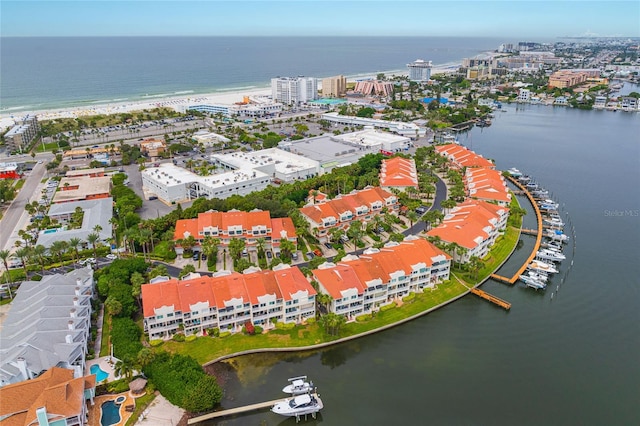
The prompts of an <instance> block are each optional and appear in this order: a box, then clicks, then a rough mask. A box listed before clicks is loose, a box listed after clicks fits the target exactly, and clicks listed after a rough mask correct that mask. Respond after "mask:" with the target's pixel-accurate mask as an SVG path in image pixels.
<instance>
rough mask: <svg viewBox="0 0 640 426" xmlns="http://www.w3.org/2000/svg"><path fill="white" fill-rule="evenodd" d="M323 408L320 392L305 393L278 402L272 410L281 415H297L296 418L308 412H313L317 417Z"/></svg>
mask: <svg viewBox="0 0 640 426" xmlns="http://www.w3.org/2000/svg"><path fill="white" fill-rule="evenodd" d="M322 408H323V405H322V400H321V399H320V396H318V394H315V393H305V394H303V395H298V396H294V397H293V398H287V399H285V400H283V401H281V402H278V403H277V404H275V405H274V406H273V407H272V408H271V411H272V412H274V413H276V414H280V415H281V416H288V417H295V418H296V419H297V418H299V417H300V416H306V415H307V414H311V415H312V416H313V417H314V418H315V416H316V413H317V412H318V411H320V410H322Z"/></svg>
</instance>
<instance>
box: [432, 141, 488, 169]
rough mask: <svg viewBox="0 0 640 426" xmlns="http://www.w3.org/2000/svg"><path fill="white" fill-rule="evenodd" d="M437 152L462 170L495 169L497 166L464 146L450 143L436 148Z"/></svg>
mask: <svg viewBox="0 0 640 426" xmlns="http://www.w3.org/2000/svg"><path fill="white" fill-rule="evenodd" d="M436 152H438V153H439V154H440V155H442V156H444V157H446V158H447V159H448V160H449V161H450V162H451V163H452V165H453V166H454V167H456V168H458V169H462V168H463V167H467V168H469V167H484V168H488V169H495V167H496V166H495V164H493V163H492V162H491V161H489V160H487V159H486V158H484V157H482V156H481V155H478V154H476V153H475V152H473V151H471V150H469V149H467V148H465V147H464V146H462V145H458V144H454V143H450V144H446V145H438V146H436Z"/></svg>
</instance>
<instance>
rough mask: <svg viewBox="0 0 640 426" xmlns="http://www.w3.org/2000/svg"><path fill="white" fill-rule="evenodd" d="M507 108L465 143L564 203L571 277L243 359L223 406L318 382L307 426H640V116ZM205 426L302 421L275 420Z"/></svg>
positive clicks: (265, 417) (501, 289)
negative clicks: (294, 382)
mask: <svg viewBox="0 0 640 426" xmlns="http://www.w3.org/2000/svg"><path fill="white" fill-rule="evenodd" d="M505 109H506V112H496V117H495V119H494V120H493V125H492V126H490V127H486V128H483V129H479V128H475V129H473V130H472V131H471V132H470V133H468V134H467V135H465V136H462V138H461V143H463V144H464V145H466V146H468V147H470V148H472V149H473V150H475V151H476V152H478V153H480V154H482V155H484V156H485V157H488V158H492V159H495V161H496V164H497V166H498V168H500V169H502V170H506V169H508V168H510V167H517V168H518V169H520V170H521V171H523V172H525V173H527V174H530V175H532V176H534V177H535V178H536V180H537V181H538V183H539V184H541V185H542V186H544V187H545V188H547V189H548V190H549V191H551V192H552V193H553V197H554V198H555V199H556V200H558V201H559V202H560V204H561V206H562V211H563V215H565V217H568V218H570V219H569V220H570V223H571V225H572V226H573V229H574V230H575V238H573V239H572V241H571V242H570V244H569V245H567V249H565V253H566V254H567V255H568V256H567V257H569V258H570V260H573V266H571V261H570V260H567V261H565V262H564V263H563V264H562V266H561V272H560V274H558V275H559V276H557V277H555V278H554V280H553V281H552V282H551V284H550V285H549V287H548V288H547V290H546V291H535V290H533V289H530V288H526V287H524V286H523V285H522V284H516V285H514V286H508V285H505V284H501V283H498V282H493V281H489V282H487V283H485V284H484V285H483V287H482V288H483V289H484V290H486V291H488V292H490V293H492V294H495V295H496V296H498V297H500V298H502V299H505V300H507V301H509V302H511V303H512V308H511V310H510V311H509V312H506V311H504V310H502V309H500V308H498V307H496V306H493V305H492V304H490V303H488V302H486V301H484V300H482V299H479V298H477V297H476V296H474V295H468V296H466V297H464V298H462V299H460V300H459V301H456V302H454V303H452V304H450V305H448V306H446V307H444V308H442V309H440V310H438V311H436V312H433V313H431V314H429V315H427V316H425V317H423V318H420V319H417V320H415V321H412V322H410V323H408V324H405V325H402V326H399V327H396V328H394V329H391V330H388V331H385V332H381V333H379V334H376V335H373V336H370V337H366V338H363V339H358V340H355V341H353V342H350V343H345V344H342V345H338V346H336V347H333V348H330V349H326V350H323V351H318V352H313V353H301V354H289V355H255V356H246V357H242V358H239V359H236V360H234V361H233V362H232V363H229V364H227V367H228V368H229V371H228V374H227V375H226V377H227V380H226V383H225V389H226V397H225V400H224V401H223V406H224V407H225V408H231V407H236V406H239V405H245V404H250V403H255V402H261V401H267V400H271V399H275V398H278V397H281V396H283V394H282V393H281V389H282V387H284V386H285V385H286V384H287V378H289V377H293V376H298V375H308V376H309V377H310V378H311V379H313V381H314V382H315V384H316V385H317V386H318V391H319V392H320V395H321V397H322V399H323V402H324V406H325V408H324V410H323V411H322V413H321V416H320V417H319V418H318V419H317V420H315V421H312V420H309V421H307V422H306V423H305V424H320V423H322V424H326V425H418V424H437V425H462V424H467V425H470V424H474V425H503V424H504V425H513V424H517V425H541V424H545V425H574V424H580V425H604V424H616V425H631V424H640V410H639V409H638V402H639V401H640V363H639V362H638V361H639V360H640V266H639V265H640V256H639V253H640V251H639V249H638V245H639V244H640V217H639V216H640V189H639V186H638V185H639V184H640V172H639V170H640V136H639V135H640V114H638V113H623V112H620V111H619V112H609V111H580V110H575V109H569V108H563V107H549V106H542V105H527V106H520V105H506V106H505ZM532 219H533V218H532V214H530V215H528V217H526V219H525V226H527V227H529V228H533V226H534V221H532ZM565 221H566V220H565ZM567 233H569V234H570V235H572V234H573V231H571V230H570V229H569V230H568V231H567ZM522 240H523V248H522V249H520V250H518V251H516V253H515V254H514V261H516V260H519V261H522V260H523V259H525V258H526V257H527V255H528V254H529V253H530V251H529V249H530V247H531V246H532V244H533V238H532V237H529V236H524V235H523V236H522ZM571 258H572V259H571ZM517 266H518V265H513V264H507V265H505V266H504V268H505V270H506V269H507V268H509V270H510V271H515V270H516V269H517ZM506 274H507V272H505V275H506ZM561 278H562V282H561ZM552 294H553V297H552ZM206 424H210V425H211V424H221V425H222V424H224V425H280V424H285V425H288V424H295V421H293V419H284V418H282V417H279V416H277V415H275V414H272V413H270V412H269V411H268V410H263V411H260V412H257V413H252V414H248V415H243V416H238V417H235V418H231V419H226V420H221V421H218V422H217V423H214V422H211V423H206Z"/></svg>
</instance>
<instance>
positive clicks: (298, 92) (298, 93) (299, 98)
mask: <svg viewBox="0 0 640 426" xmlns="http://www.w3.org/2000/svg"><path fill="white" fill-rule="evenodd" d="M271 95H272V96H273V100H274V101H276V102H282V103H283V104H299V103H304V102H308V101H312V100H314V99H318V80H317V79H316V78H315V77H302V76H300V77H276V78H272V79H271Z"/></svg>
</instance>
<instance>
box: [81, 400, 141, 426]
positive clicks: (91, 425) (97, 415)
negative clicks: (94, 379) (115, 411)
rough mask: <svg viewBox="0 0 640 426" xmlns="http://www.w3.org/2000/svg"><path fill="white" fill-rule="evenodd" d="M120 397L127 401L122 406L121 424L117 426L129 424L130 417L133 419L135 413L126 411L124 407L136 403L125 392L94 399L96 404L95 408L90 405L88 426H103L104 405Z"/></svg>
mask: <svg viewBox="0 0 640 426" xmlns="http://www.w3.org/2000/svg"><path fill="white" fill-rule="evenodd" d="M119 396H124V397H125V398H126V399H125V401H124V402H123V403H122V404H120V422H119V423H118V424H117V426H120V425H124V424H125V423H127V420H129V417H131V415H132V414H133V413H131V412H129V411H126V410H125V409H124V407H126V406H127V405H135V404H136V403H135V400H134V399H133V398H132V397H131V395H130V394H129V392H123V393H119V394H116V395H100V396H96V397H95V399H94V401H95V404H94V405H93V406H91V405H89V421H88V422H87V425H88V426H102V425H101V424H100V419H101V417H102V404H104V403H105V402H107V401H113V400H115V399H116V398H118V397H119Z"/></svg>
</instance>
